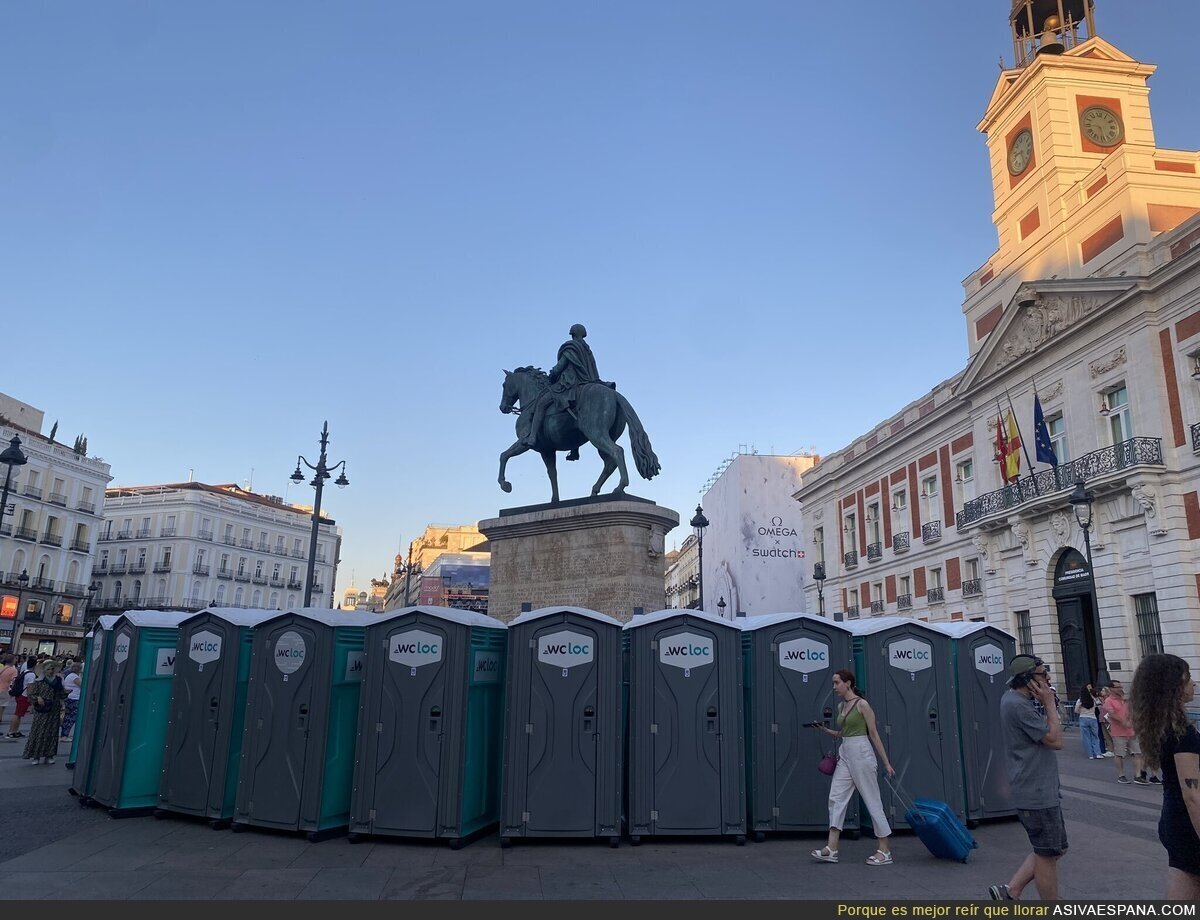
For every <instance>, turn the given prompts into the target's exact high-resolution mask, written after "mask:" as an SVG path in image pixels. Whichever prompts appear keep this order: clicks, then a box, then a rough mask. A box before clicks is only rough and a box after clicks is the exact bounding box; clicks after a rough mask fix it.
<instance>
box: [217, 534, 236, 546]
mask: <svg viewBox="0 0 1200 920" xmlns="http://www.w3.org/2000/svg"><path fill="white" fill-rule="evenodd" d="M221 542H222V543H224V544H225V545H226V546H237V538H236V537H234V536H233V535H232V534H225V536H223V537H221Z"/></svg>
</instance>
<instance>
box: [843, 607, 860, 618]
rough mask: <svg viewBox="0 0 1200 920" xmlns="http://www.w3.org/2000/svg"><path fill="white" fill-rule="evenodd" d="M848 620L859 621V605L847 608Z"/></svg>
mask: <svg viewBox="0 0 1200 920" xmlns="http://www.w3.org/2000/svg"><path fill="white" fill-rule="evenodd" d="M846 619H848V620H857V619H858V605H857V604H856V605H855V606H853V607H847V608H846Z"/></svg>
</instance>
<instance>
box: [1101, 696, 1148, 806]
mask: <svg viewBox="0 0 1200 920" xmlns="http://www.w3.org/2000/svg"><path fill="white" fill-rule="evenodd" d="M1109 686H1110V689H1111V690H1112V692H1111V693H1110V694H1109V696H1108V699H1106V700H1105V701H1104V705H1103V706H1101V707H1100V717H1101V718H1103V719H1107V720H1108V730H1109V732H1111V733H1112V739H1113V755H1114V756H1115V757H1116V763H1117V782H1118V783H1128V782H1129V781H1130V780H1129V778H1128V777H1127V776H1126V775H1125V758H1126V757H1130V756H1132V758H1133V782H1135V783H1137V784H1138V785H1139V786H1148V785H1150V780H1148V779H1146V767H1145V764H1144V763H1143V762H1142V749H1141V748H1140V747H1138V740H1137V734H1136V733H1135V732H1134V730H1133V722H1132V720H1131V718H1130V716H1129V704H1128V703H1126V702H1125V688H1124V687H1123V686H1121V682H1120V681H1119V680H1114V681H1111V682H1110V685H1109Z"/></svg>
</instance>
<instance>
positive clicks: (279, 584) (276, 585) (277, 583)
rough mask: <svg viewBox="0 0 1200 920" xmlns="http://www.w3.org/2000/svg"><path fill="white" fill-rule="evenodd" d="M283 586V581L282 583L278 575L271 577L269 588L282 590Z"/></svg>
mask: <svg viewBox="0 0 1200 920" xmlns="http://www.w3.org/2000/svg"><path fill="white" fill-rule="evenodd" d="M283 586H284V581H283V578H282V577H280V576H279V575H272V576H271V587H272V588H282V587H283Z"/></svg>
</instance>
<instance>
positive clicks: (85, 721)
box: [67, 614, 120, 795]
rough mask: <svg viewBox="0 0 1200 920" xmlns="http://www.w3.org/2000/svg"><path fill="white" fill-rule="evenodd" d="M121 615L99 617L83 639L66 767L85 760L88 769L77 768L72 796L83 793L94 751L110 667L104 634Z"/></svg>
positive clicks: (73, 767) (70, 768)
mask: <svg viewBox="0 0 1200 920" xmlns="http://www.w3.org/2000/svg"><path fill="white" fill-rule="evenodd" d="M119 619H120V615H119V614H116V615H108V614H105V615H104V616H102V617H99V618H98V619H97V620H96V625H95V626H94V627H92V629H91V631H90V632H88V634H87V635H86V636H84V638H83V674H82V675H81V677H82V684H81V685H80V687H79V710H78V712H77V713H76V716H75V728H74V730H73V731H72V732H71V753H70V754H69V755H68V756H67V769H68V770H74V769H75V767H76V764H78V763H79V759H80V758H81V757H82V758H83V760H84V762H85V769H83V770H80V771H78V772H77V773H76V774H75V776H74V777H73V780H74V781H73V782H72V784H71V788H70V789H69V791H70V793H71V794H72V795H80V794H81V793H80V790H81V789H82V788H83V780H84V778H85V774H86V773H87V769H86V764H87V763H89V762H90V760H91V756H92V752H93V751H94V750H95V744H94V742H95V740H96V723H97V721H98V720H97V709H98V708H99V706H100V703H99V697H100V694H101V692H102V691H103V690H104V676H105V673H106V672H107V669H108V656H106V655H105V654H104V644H105V637H106V636H108V635H109V634H110V630H111V629H112V625H113V623H115V622H117V620H119Z"/></svg>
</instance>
